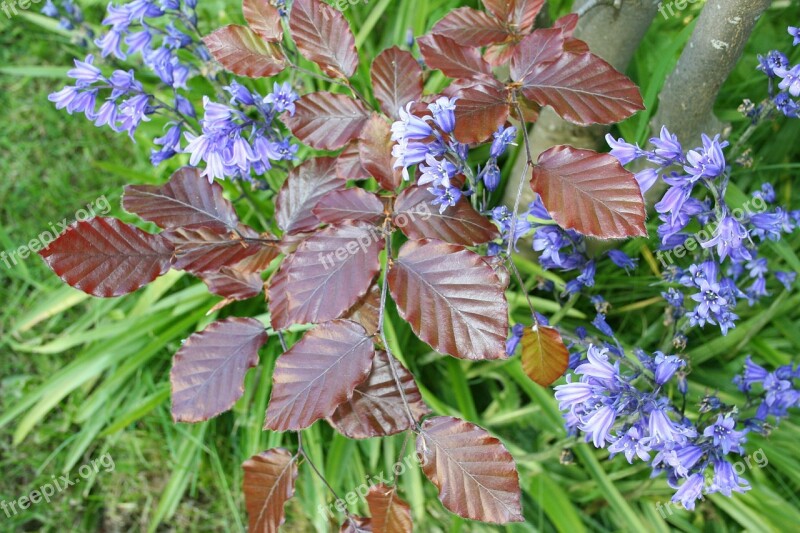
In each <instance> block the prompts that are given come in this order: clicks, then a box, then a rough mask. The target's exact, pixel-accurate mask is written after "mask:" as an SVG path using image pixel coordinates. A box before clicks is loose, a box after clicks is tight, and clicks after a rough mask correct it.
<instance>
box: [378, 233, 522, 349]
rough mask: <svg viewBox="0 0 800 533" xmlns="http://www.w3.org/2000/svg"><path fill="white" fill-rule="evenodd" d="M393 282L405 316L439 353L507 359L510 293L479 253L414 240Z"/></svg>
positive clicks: (397, 264)
mask: <svg viewBox="0 0 800 533" xmlns="http://www.w3.org/2000/svg"><path fill="white" fill-rule="evenodd" d="M388 281H389V289H390V290H391V293H392V297H393V298H394V301H395V302H396V303H397V308H398V310H399V312H400V315H401V316H402V317H403V319H405V320H406V321H407V322H408V323H409V324H410V325H411V329H412V330H413V331H414V333H416V334H417V336H419V338H420V339H422V340H423V341H425V342H427V343H428V344H430V345H431V346H432V347H433V348H434V349H436V350H438V351H439V352H441V353H446V354H450V355H453V356H455V357H460V358H462V359H473V360H478V359H499V358H502V357H505V341H506V335H507V334H508V304H507V302H506V298H505V294H504V290H503V289H504V288H503V286H502V285H501V284H500V280H499V279H498V277H497V276H496V275H495V273H494V271H493V270H492V268H491V267H490V266H489V265H488V264H487V263H486V262H485V261H484V260H483V258H482V257H481V256H479V255H478V254H476V253H474V252H471V251H469V250H467V249H466V248H464V247H462V246H457V245H455V244H448V243H445V242H442V241H435V240H423V241H409V242H407V243H405V244H404V245H403V246H402V247H401V248H400V253H399V254H398V257H397V259H396V260H395V261H394V265H393V266H392V269H391V270H390V271H389V280H388Z"/></svg>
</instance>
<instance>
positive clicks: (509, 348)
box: [506, 324, 525, 356]
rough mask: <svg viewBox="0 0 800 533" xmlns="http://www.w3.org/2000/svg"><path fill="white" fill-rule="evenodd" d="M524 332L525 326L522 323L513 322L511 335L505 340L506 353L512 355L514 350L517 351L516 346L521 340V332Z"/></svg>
mask: <svg viewBox="0 0 800 533" xmlns="http://www.w3.org/2000/svg"><path fill="white" fill-rule="evenodd" d="M524 332H525V326H523V325H522V324H514V327H512V328H511V335H510V336H509V337H508V340H507V341H506V355H508V356H512V355H514V352H516V351H517V346H519V342H520V341H521V340H522V334H523V333H524Z"/></svg>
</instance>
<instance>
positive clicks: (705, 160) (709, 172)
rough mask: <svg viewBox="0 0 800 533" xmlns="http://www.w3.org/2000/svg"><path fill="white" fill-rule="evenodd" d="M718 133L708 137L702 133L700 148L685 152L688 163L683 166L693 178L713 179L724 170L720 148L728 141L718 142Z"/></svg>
mask: <svg viewBox="0 0 800 533" xmlns="http://www.w3.org/2000/svg"><path fill="white" fill-rule="evenodd" d="M719 137H720V136H719V135H716V136H714V138H713V139H710V138H709V137H708V135H706V134H703V135H702V138H703V148H702V149H701V150H699V151H698V150H689V151H688V152H687V153H686V159H687V162H688V164H687V165H685V166H684V167H683V168H684V170H685V171H686V172H687V173H689V174H690V175H691V176H692V177H693V179H692V181H697V180H699V179H701V178H709V179H713V178H716V177H719V176H721V175H722V174H723V173H724V172H725V168H726V163H725V155H724V154H723V153H722V149H723V148H725V147H727V146H728V144H729V143H728V142H727V141H724V142H719Z"/></svg>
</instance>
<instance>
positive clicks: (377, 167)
mask: <svg viewBox="0 0 800 533" xmlns="http://www.w3.org/2000/svg"><path fill="white" fill-rule="evenodd" d="M393 146H394V141H392V129H391V126H390V125H389V123H388V122H386V120H384V119H383V118H382V117H381V116H379V115H375V114H373V115H372V117H371V118H370V119H369V121H367V123H366V125H365V126H364V129H363V131H362V132H361V137H360V138H359V141H358V152H359V156H360V158H361V165H362V166H363V167H364V170H366V171H367V172H369V174H370V175H371V176H372V177H374V178H375V179H376V180H377V181H378V183H379V184H380V186H381V187H382V188H384V189H386V190H387V191H394V190H395V189H397V188H398V187H399V186H400V184H401V183H402V182H403V177H402V170H401V169H400V168H394V157H392V147H393Z"/></svg>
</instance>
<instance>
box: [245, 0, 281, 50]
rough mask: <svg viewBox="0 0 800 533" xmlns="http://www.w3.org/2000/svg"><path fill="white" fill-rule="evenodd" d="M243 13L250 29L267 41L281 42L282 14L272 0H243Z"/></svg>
mask: <svg viewBox="0 0 800 533" xmlns="http://www.w3.org/2000/svg"><path fill="white" fill-rule="evenodd" d="M242 14H243V15H244V19H245V20H246V21H247V24H248V25H249V26H250V29H251V30H253V31H254V32H256V33H257V34H258V35H259V36H260V37H261V38H262V39H264V40H265V41H269V42H280V41H281V39H282V38H283V26H282V25H281V14H280V12H278V8H277V7H275V6H273V5H272V4H271V3H270V0H242Z"/></svg>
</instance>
